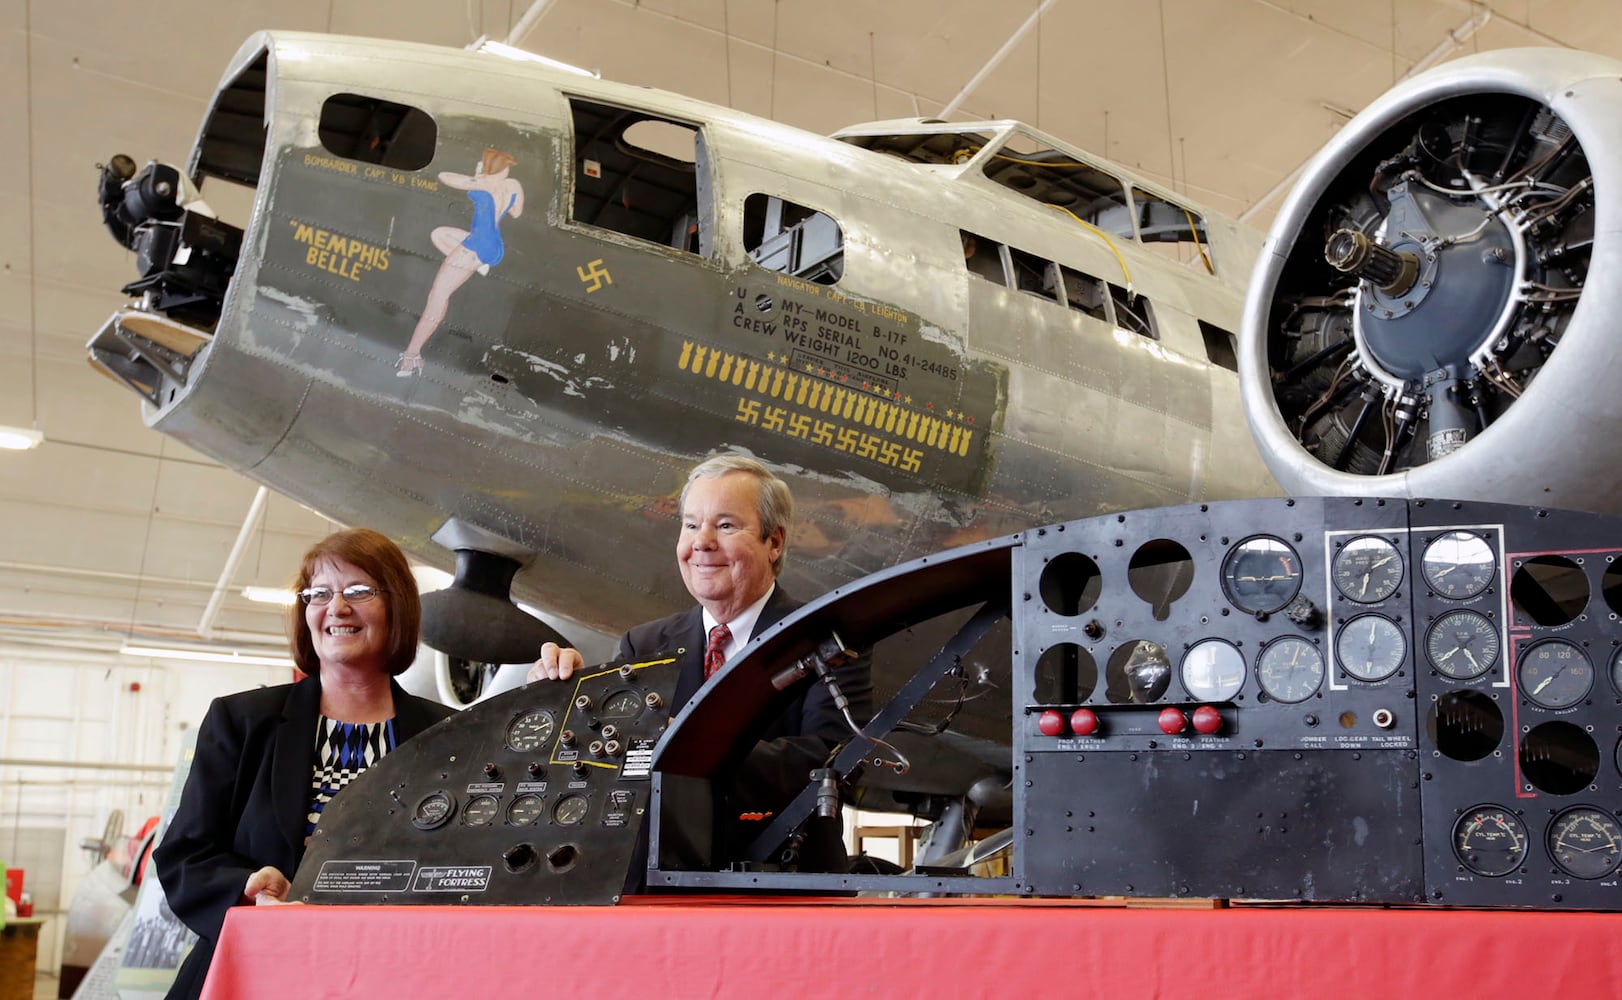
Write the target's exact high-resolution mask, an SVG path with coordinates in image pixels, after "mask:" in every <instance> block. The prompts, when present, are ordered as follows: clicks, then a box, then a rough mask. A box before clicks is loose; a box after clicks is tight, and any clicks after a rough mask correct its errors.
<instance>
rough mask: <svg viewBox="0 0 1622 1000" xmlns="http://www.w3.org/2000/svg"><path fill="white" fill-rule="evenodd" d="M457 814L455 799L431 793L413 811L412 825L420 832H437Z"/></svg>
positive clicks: (440, 793)
mask: <svg viewBox="0 0 1622 1000" xmlns="http://www.w3.org/2000/svg"><path fill="white" fill-rule="evenodd" d="M455 814H456V800H455V799H452V798H451V797H450V796H449V795H447V794H446V793H444V792H429V793H428V794H427V795H424V796H423V797H422V798H421V799H418V800H417V805H416V808H414V809H412V810H411V825H412V826H414V827H416V828H417V829H419V830H437V829H439V828H440V827H442V826H444V825H445V823H446V821H448V820H449V819H450V818H451V817H452V816H454V815H455Z"/></svg>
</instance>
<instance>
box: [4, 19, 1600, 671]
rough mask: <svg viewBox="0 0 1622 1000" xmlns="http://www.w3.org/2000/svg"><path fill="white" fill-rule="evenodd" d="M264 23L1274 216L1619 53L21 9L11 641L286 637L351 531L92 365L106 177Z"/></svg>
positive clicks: (104, 289)
mask: <svg viewBox="0 0 1622 1000" xmlns="http://www.w3.org/2000/svg"><path fill="white" fill-rule="evenodd" d="M515 25H519V26H521V33H520V36H519V37H517V38H513V37H512V35H513V29H514V27H515ZM266 27H271V28H286V29H296V30H304V31H324V32H334V33H340V34H353V35H371V36H378V37H388V38H398V39H405V40H410V41H418V42H429V43H435V44H440V45H448V46H457V47H460V46H465V45H467V44H469V43H470V42H472V41H474V40H475V39H477V38H479V37H480V36H487V37H489V38H492V39H495V40H499V41H512V42H513V43H514V44H517V45H520V46H521V47H524V48H527V49H529V50H531V51H534V52H538V53H541V54H543V55H547V56H550V57H553V58H556V59H561V60H563V61H565V62H569V63H573V64H575V65H578V66H583V67H587V68H590V69H594V70H597V71H599V72H600V73H601V75H602V76H603V77H605V78H608V79H613V80H619V81H623V82H628V83H636V84H645V85H649V86H654V87H659V88H664V89H667V90H673V91H678V92H681V93H684V94H688V95H690V96H693V97H697V98H700V99H703V100H707V101H712V102H716V103H719V104H724V105H729V106H732V107H735V108H738V109H741V110H744V111H748V112H752V113H755V114H759V115H763V116H766V117H769V118H774V119H777V120H779V121H783V122H787V123H789V124H792V125H797V126H800V127H803V128H807V129H811V130H813V131H817V132H824V133H826V132H830V131H832V130H834V129H837V128H839V127H841V126H845V125H849V124H852V123H856V122H861V121H867V120H872V119H875V118H898V117H910V116H915V115H924V116H939V115H941V114H942V112H943V109H947V108H948V107H952V108H954V109H955V110H954V111H953V112H952V113H951V114H950V115H949V117H952V118H954V119H961V120H969V119H976V118H991V117H998V118H1002V117H1008V118H1020V119H1023V120H1026V121H1028V122H1031V123H1032V124H1034V125H1036V126H1038V127H1039V128H1041V129H1043V130H1045V131H1047V132H1050V133H1053V134H1056V135H1058V136H1060V137H1062V138H1064V139H1066V140H1069V141H1071V142H1073V143H1075V144H1076V145H1079V146H1080V147H1082V148H1083V149H1086V150H1089V151H1091V152H1093V153H1095V154H1098V155H1104V156H1108V157H1110V158H1112V159H1115V160H1118V161H1121V162H1123V163H1125V164H1127V165H1129V166H1131V167H1133V168H1134V169H1136V170H1138V171H1140V172H1142V173H1144V174H1147V175H1149V176H1151V177H1153V178H1155V179H1157V180H1159V181H1160V182H1162V183H1164V184H1167V185H1168V186H1170V187H1172V188H1173V189H1175V190H1177V191H1181V192H1184V193H1186V194H1188V195H1189V196H1190V197H1192V198H1194V199H1197V200H1199V201H1203V202H1205V203H1206V204H1208V205H1210V206H1212V207H1213V208H1215V209H1217V210H1219V211H1224V212H1228V213H1231V214H1234V215H1241V216H1243V217H1245V218H1248V219H1249V220H1250V221H1251V222H1253V223H1254V224H1256V225H1258V226H1261V227H1265V226H1266V225H1267V224H1268V222H1269V221H1270V219H1271V215H1272V212H1273V210H1274V209H1275V207H1276V199H1277V197H1278V195H1280V194H1281V193H1282V191H1283V186H1284V185H1285V183H1286V182H1287V181H1288V179H1289V178H1290V177H1291V175H1292V173H1293V172H1294V171H1295V170H1296V168H1297V167H1299V166H1300V165H1301V164H1302V163H1303V162H1304V161H1305V160H1306V159H1307V158H1308V157H1309V156H1310V155H1311V154H1312V153H1313V152H1314V151H1315V150H1316V149H1317V148H1318V147H1319V146H1320V145H1321V144H1322V143H1323V142H1324V141H1326V140H1327V139H1328V138H1329V137H1330V136H1332V135H1333V134H1334V132H1335V131H1336V130H1337V129H1338V128H1339V127H1340V126H1341V125H1343V124H1344V123H1345V121H1346V120H1347V119H1348V118H1349V117H1350V116H1351V115H1352V114H1354V113H1355V112H1356V111H1357V110H1359V109H1360V108H1362V107H1363V106H1364V105H1365V104H1367V103H1368V102H1369V101H1371V100H1372V99H1374V98H1375V97H1376V96H1378V95H1379V94H1380V93H1382V92H1383V91H1384V90H1385V89H1387V88H1388V87H1389V86H1390V85H1391V84H1393V83H1394V82H1396V81H1397V80H1399V79H1400V78H1402V77H1403V76H1405V75H1407V74H1409V73H1410V72H1412V71H1413V70H1414V69H1415V67H1416V66H1419V67H1423V66H1429V65H1433V64H1435V63H1437V62H1441V61H1445V60H1447V59H1451V58H1456V57H1457V56H1460V55H1464V54H1468V53H1472V52H1476V51H1482V50H1486V49H1495V48H1506V47H1516V46H1526V45H1551V46H1561V47H1579V48H1588V49H1591V50H1593V51H1597V52H1600V53H1603V54H1606V55H1610V56H1613V57H1618V58H1622V5H1618V4H1617V3H1616V2H1615V0H1495V2H1492V3H1472V2H1465V0H1386V2H1383V3H1381V2H1376V3H1360V4H1353V3H1345V2H1342V0H1113V2H1106V0H1007V2H1005V0H997V2H992V0H539V2H536V3H533V4H532V3H531V2H530V0H275V2H272V0H233V2H231V3H221V2H218V0H157V2H155V3H148V4H107V3H103V2H99V0H96V2H92V0H10V2H8V3H5V4H3V5H0V142H3V144H4V148H7V149H10V150H12V151H14V152H17V153H19V154H20V155H18V156H17V157H16V158H14V159H12V160H11V161H10V163H11V165H10V167H9V168H8V169H7V170H6V171H5V177H6V180H7V183H5V184H4V185H3V186H0V265H3V270H0V371H4V372H5V373H6V374H7V376H8V378H7V380H6V382H5V388H4V390H3V391H0V425H10V426H15V427H25V428H29V427H31V428H35V429H37V430H39V431H41V432H43V434H44V438H45V441H44V444H43V445H41V446H40V447H38V448H36V449H34V450H32V451H26V452H3V451H0V652H3V651H6V650H10V651H13V652H17V651H20V650H33V651H40V650H45V649H51V650H54V651H55V652H54V653H52V654H50V655H59V654H60V653H61V651H62V649H63V648H66V649H67V650H69V651H78V652H79V653H80V654H82V653H86V652H91V651H97V652H106V651H110V650H116V649H118V648H119V646H120V645H121V644H123V643H124V642H125V641H126V640H131V641H134V640H142V641H146V642H148V643H149V644H154V645H158V644H161V645H173V644H174V643H175V642H179V641H187V640H190V641H196V640H198V639H199V635H198V629H199V625H200V623H202V622H203V621H204V620H205V610H206V609H207V608H208V607H209V605H210V603H211V599H212V600H213V601H215V602H216V603H217V610H216V611H214V612H213V613H212V614H211V615H209V617H208V618H207V620H208V621H209V622H211V624H212V629H213V630H214V638H215V641H217V642H220V643H224V644H227V645H229V646H231V647H233V648H238V649H248V648H251V647H252V646H254V645H255V644H256V643H267V644H271V645H279V643H280V639H279V635H280V626H279V611H278V610H277V609H274V608H271V607H269V606H266V605H259V604H253V603H250V602H248V601H247V600H245V599H244V598H243V597H242V596H241V595H240V589H241V588H242V587H243V586H244V585H248V584H257V585H265V586H278V585H282V584H284V583H285V581H286V579H287V577H288V576H289V574H290V572H291V570H292V568H293V567H294V564H295V562H296V560H297V558H298V556H299V554H300V553H301V552H302V550H303V549H304V547H306V546H307V545H308V544H309V543H310V542H311V541H312V540H314V539H315V538H318V537H320V536H321V535H322V534H324V533H325V532H326V531H328V530H330V528H331V527H332V525H331V524H330V523H329V522H327V521H326V520H325V519H323V518H322V517H320V516H319V515H317V514H315V513H312V512H310V511H308V510H305V509H303V508H301V507H300V506H298V505H297V504H294V503H292V502H291V501H288V500H286V499H285V498H282V497H278V496H271V497H269V498H268V501H267V502H265V503H264V504H263V510H262V514H261V515H259V516H252V514H251V512H252V511H253V510H254V508H255V503H254V500H255V493H256V489H257V487H256V486H255V485H254V484H253V483H251V482H249V481H248V480H246V479H244V478H242V477H240V476H238V475H236V474H234V473H232V472H229V471H227V470H225V469H223V468H221V467H219V466H218V465H216V464H215V463H213V462H212V461H210V460H208V459H206V458H204V457H202V456H201V455H198V454H196V453H195V452H191V451H189V450H188V449H186V448H185V447H183V446H180V445H178V444H176V443H174V442H172V441H169V440H167V439H166V438H164V437H162V436H161V435H159V434H157V433H155V432H152V431H149V430H147V429H146V428H145V427H144V426H143V425H142V423H141V419H140V411H139V404H138V403H137V401H136V400H135V398H134V397H133V396H132V395H131V394H130V393H129V392H127V391H126V390H124V389H122V388H121V387H118V386H116V385H114V384H112V383H111V382H109V381H108V380H106V379H104V378H102V377H100V376H99V375H97V374H96V373H94V372H93V371H92V370H91V369H90V368H89V366H88V365H87V364H86V363H85V352H84V344H85V341H86V340H87V339H88V338H89V337H90V335H91V334H92V333H94V332H95V330H96V329H97V328H98V327H99V326H100V324H101V323H102V322H103V321H104V320H105V319H106V318H107V316H108V315H109V313H110V312H111V311H112V310H113V309H114V308H115V307H116V306H118V305H119V304H120V301H121V297H120V295H119V293H118V288H119V287H120V286H121V285H122V284H124V283H125V282H127V281H129V280H131V279H132V278H133V277H134V276H135V271H134V265H133V263H132V261H131V259H130V257H129V255H128V254H127V253H126V252H125V251H123V250H122V249H121V248H119V247H118V246H117V245H116V244H115V243H114V242H113V241H112V240H111V239H110V238H109V237H108V236H107V234H106V232H105V230H104V229H103V228H102V226H101V221H100V217H99V214H98V212H97V209H96V206H95V203H94V194H93V190H94V182H95V178H96V170H95V165H96V164H97V163H99V162H102V161H105V160H106V159H107V158H108V157H109V156H111V155H112V154H114V153H119V152H123V153H128V154H129V155H131V156H132V157H134V158H135V159H136V160H137V162H142V161H144V160H146V159H148V158H152V157H156V158H160V159H164V160H169V161H172V162H184V160H185V157H186V155H187V153H188V151H189V147H190V143H191V141H192V139H193V137H194V135H195V133H196V130H197V127H198V124H199V122H200V120H201V117H202V115H203V112H204V109H205V106H206V102H207V101H208V99H209V98H210V96H211V94H212V92H213V88H214V86H215V85H216V83H217V82H218V79H219V75H220V73H221V72H222V71H223V69H224V66H225V62H226V60H227V59H228V58H229V57H230V56H231V55H232V53H234V52H235V51H236V49H237V46H238V45H239V44H240V43H241V42H242V40H243V39H244V38H245V37H247V35H248V34H249V33H251V32H252V31H254V30H257V29H260V28H266ZM999 55H1000V56H1001V59H1000V61H998V58H997V57H999ZM971 83H973V86H972V87H971V86H970V85H971ZM1234 419H1236V420H1237V419H1241V418H1240V416H1239V415H1238V414H1235V415H1234ZM245 524H247V525H248V528H247V530H244V525H245ZM239 541H240V543H241V544H240V545H239V544H238V542H239ZM233 552H236V553H237V554H238V555H239V556H240V560H239V561H238V562H237V563H236V565H235V567H234V569H232V571H231V572H229V573H228V574H224V573H223V571H225V570H226V569H227V566H228V561H229V557H230V556H231V554H232V553H233ZM222 574H223V575H225V576H227V577H228V579H226V580H225V586H220V582H221V578H222ZM69 655H73V653H72V652H70V654H69Z"/></svg>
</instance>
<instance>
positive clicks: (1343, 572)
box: [1329, 535, 1402, 604]
mask: <svg viewBox="0 0 1622 1000" xmlns="http://www.w3.org/2000/svg"><path fill="white" fill-rule="evenodd" d="M1329 575H1330V577H1331V578H1332V579H1333V580H1334V581H1335V589H1336V590H1338V591H1340V593H1341V596H1343V597H1345V598H1346V599H1347V600H1349V601H1356V602H1357V603H1359V604H1378V603H1379V602H1381V601H1383V600H1385V599H1386V598H1388V597H1390V596H1391V595H1392V594H1395V593H1396V592H1397V586H1398V585H1399V584H1401V583H1402V556H1401V555H1400V554H1399V553H1398V552H1397V547H1396V546H1395V545H1392V544H1391V543H1390V542H1388V541H1386V540H1385V539H1384V538H1378V537H1376V536H1374V535H1364V536H1362V537H1361V538H1354V539H1352V540H1351V541H1349V542H1347V543H1346V544H1345V546H1343V547H1342V548H1341V550H1340V551H1339V552H1337V553H1335V559H1334V562H1333V563H1332V564H1331V565H1330V572H1329Z"/></svg>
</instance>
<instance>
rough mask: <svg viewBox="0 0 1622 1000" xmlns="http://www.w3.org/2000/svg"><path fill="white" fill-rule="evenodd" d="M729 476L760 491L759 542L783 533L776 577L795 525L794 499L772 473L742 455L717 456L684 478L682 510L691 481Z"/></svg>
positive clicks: (780, 569) (786, 486)
mask: <svg viewBox="0 0 1622 1000" xmlns="http://www.w3.org/2000/svg"><path fill="white" fill-rule="evenodd" d="M732 472H741V473H743V474H744V475H746V476H751V477H753V478H754V480H755V485H756V486H758V487H759V490H758V493H759V495H760V502H759V504H758V510H757V511H756V513H757V515H758V516H759V517H760V538H761V541H765V540H766V539H768V538H770V537H771V536H772V532H774V531H776V530H777V529H778V528H782V529H783V548H782V550H781V551H779V552H778V553H777V558H776V559H775V560H774V561H773V562H772V576H777V575H779V574H781V573H782V572H783V562H784V561H785V560H786V559H787V558H788V533H789V529H790V528H791V527H793V525H794V495H793V494H792V493H790V492H789V490H788V484H787V483H785V482H783V481H782V480H781V479H779V478H777V475H776V474H775V473H773V472H772V470H771V469H768V468H767V467H766V466H764V465H762V464H761V463H759V462H757V461H755V460H754V459H752V458H745V457H744V456H742V455H716V456H715V457H714V458H709V459H706V460H704V461H703V462H700V463H699V464H698V465H695V466H694V467H693V471H691V472H689V473H688V474H687V482H686V484H685V485H683V486H682V488H681V500H680V501H679V502H680V506H681V509H682V510H683V511H685V510H686V509H687V490H688V489H689V488H690V487H691V486H692V485H693V480H695V479H719V478H720V477H722V476H724V475H727V474H728V473H732Z"/></svg>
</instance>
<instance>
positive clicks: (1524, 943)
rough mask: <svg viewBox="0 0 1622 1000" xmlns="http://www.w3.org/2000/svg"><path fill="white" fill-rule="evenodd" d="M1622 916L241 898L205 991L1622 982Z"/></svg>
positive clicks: (1237, 989)
mask: <svg viewBox="0 0 1622 1000" xmlns="http://www.w3.org/2000/svg"><path fill="white" fill-rule="evenodd" d="M1619 932H1622V914H1614V913H1527V912H1520V911H1507V910H1501V911H1481V910H1428V909H1409V910H1383V909H1378V908H1374V907H1369V908H1355V909H1354V908H1330V907H1289V908H1261V907H1234V908H1231V909H1219V910H1181V909H1168V910H1158V909H1124V908H1119V907H1110V906H1098V905H1084V904H1080V903H1074V902H1067V901H1062V900H1055V901H1048V900H1017V901H1016V900H876V899H874V900H870V899H838V900H821V899H784V900H772V901H770V902H764V901H761V900H760V899H757V898H750V899H747V900H740V899H736V898H730V897H729V898H724V899H721V898H714V897H711V898H706V899H699V898H695V897H637V898H634V899H632V900H630V901H628V902H626V903H624V904H622V905H620V906H607V907H546V906H535V907H496V906H470V907H451V906H402V907H389V906H277V907H263V906H261V907H251V906H245V907H238V908H236V909H234V910H232V911H231V912H230V914H229V915H228V916H227V917H226V921H225V933H224V935H223V936H222V937H221V940H220V943H219V946H218V948H217V949H216V951H215V954H214V965H213V967H212V969H211V970H210V972H209V978H208V984H207V986H206V988H205V989H204V990H203V997H204V998H205V1000H210V998H212V1000H221V998H226V997H244V998H252V997H267V998H275V1000H281V998H283V997H286V996H292V995H297V996H302V997H365V996H384V997H394V996H420V997H430V996H451V997H507V996H559V995H572V996H604V997H607V996H626V997H628V996H649V997H654V996H657V997H725V996H739V997H751V998H758V997H761V996H775V997H793V998H796V1000H801V998H829V1000H850V998H852V997H857V996H882V997H886V998H895V997H929V998H931V1000H938V998H939V997H942V996H952V997H1020V996H1026V997H1040V996H1049V995H1053V991H1054V988H1055V984H1056V983H1058V982H1060V981H1075V980H1077V979H1082V980H1085V982H1086V984H1087V989H1086V993H1087V995H1089V996H1098V997H1118V998H1138V997H1168V998H1171V997H1187V996H1191V995H1193V994H1194V992H1195V991H1196V990H1198V989H1200V988H1201V986H1200V984H1202V983H1203V984H1211V983H1220V994H1221V995H1222V996H1226V997H1244V998H1247V1000H1253V998H1271V997H1295V996H1301V997H1315V998H1326V997H1357V996H1361V997H1446V996H1479V995H1481V994H1482V991H1483V990H1484V989H1486V990H1488V991H1489V992H1490V993H1491V994H1492V995H1493V996H1499V997H1515V998H1516V1000H1529V998H1534V997H1551V998H1552V997H1559V998H1561V1000H1572V998H1574V997H1604V996H1615V995H1616V990H1617V984H1618V983H1622V948H1617V947H1615V945H1614V942H1615V941H1616V938H1617V935H1618V933H1619Z"/></svg>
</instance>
